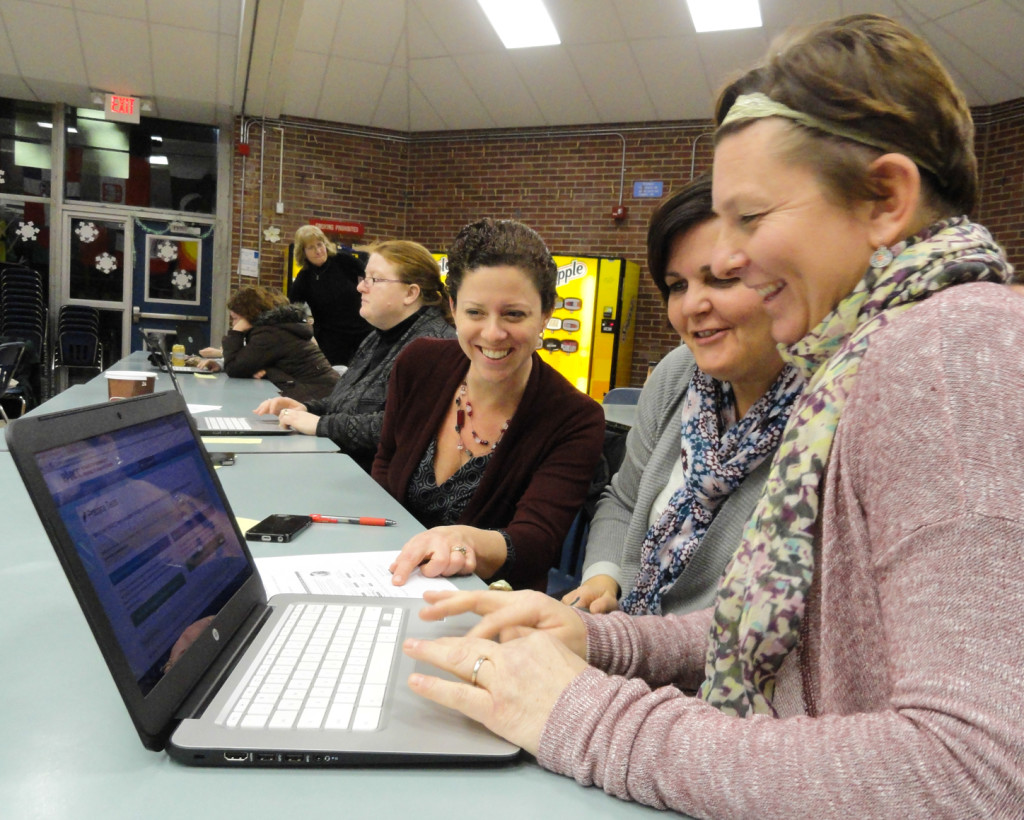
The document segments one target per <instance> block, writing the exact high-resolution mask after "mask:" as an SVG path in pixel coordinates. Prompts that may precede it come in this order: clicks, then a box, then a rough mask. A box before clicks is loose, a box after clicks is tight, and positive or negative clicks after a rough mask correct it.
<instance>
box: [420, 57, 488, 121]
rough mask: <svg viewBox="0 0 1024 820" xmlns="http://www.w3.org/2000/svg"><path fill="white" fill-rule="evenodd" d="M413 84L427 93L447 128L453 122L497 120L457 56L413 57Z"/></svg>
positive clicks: (428, 98) (434, 109)
mask: <svg viewBox="0 0 1024 820" xmlns="http://www.w3.org/2000/svg"><path fill="white" fill-rule="evenodd" d="M409 85H410V86H411V87H415V88H416V89H418V90H419V91H420V93H421V94H423V96H424V97H425V98H426V100H427V101H428V102H429V103H430V107H431V109H432V110H433V111H434V112H435V113H436V114H437V115H438V116H439V117H440V118H441V119H442V121H444V123H445V124H446V127H447V128H451V127H452V125H451V123H453V122H461V123H464V124H465V125H464V126H463V127H465V128H493V127H494V120H492V119H491V117H490V115H489V114H488V113H487V109H486V108H485V107H484V106H483V104H482V103H481V102H480V100H479V98H478V97H477V96H476V94H475V93H474V91H473V89H472V87H471V86H470V85H469V83H467V82H466V79H465V77H463V76H462V72H460V71H459V67H458V66H457V65H456V63H455V60H454V59H451V58H446V57H436V58H434V59H431V60H412V61H411V62H410V63H409Z"/></svg>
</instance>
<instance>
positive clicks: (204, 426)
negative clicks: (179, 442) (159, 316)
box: [142, 333, 295, 436]
mask: <svg viewBox="0 0 1024 820" xmlns="http://www.w3.org/2000/svg"><path fill="white" fill-rule="evenodd" d="M142 338H143V339H144V340H145V342H146V348H147V349H148V350H149V352H150V353H151V354H153V358H154V359H155V360H156V362H157V365H156V367H157V369H158V370H159V371H160V372H161V373H166V374H167V376H168V378H169V379H170V380H171V385H172V386H173V387H174V389H175V390H176V391H177V392H178V394H179V395H180V396H181V397H182V398H185V394H184V393H183V392H182V390H181V384H180V383H179V382H178V377H177V376H176V375H175V373H176V372H180V371H181V370H182V368H177V367H171V366H170V365H169V364H168V362H169V361H170V357H169V356H168V355H167V351H166V350H165V344H164V338H163V337H162V336H160V335H159V334H156V333H143V334H142ZM195 372H206V371H200V370H199V369H198V368H196V369H195ZM186 406H187V400H186ZM192 420H193V421H194V422H195V425H196V429H197V430H199V433H200V435H204V436H253V435H256V436H290V435H294V433H295V431H294V430H290V429H288V428H286V427H281V426H280V425H279V424H278V422H277V417H276V416H256V415H253V416H252V417H251V418H250V417H248V416H223V415H220V414H217V413H200V414H192Z"/></svg>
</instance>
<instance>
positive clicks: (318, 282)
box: [288, 225, 373, 365]
mask: <svg viewBox="0 0 1024 820" xmlns="http://www.w3.org/2000/svg"><path fill="white" fill-rule="evenodd" d="M295 258H296V259H297V260H300V261H302V262H303V265H302V270H300V271H299V274H298V276H296V277H295V281H293V282H292V286H291V288H290V290H289V291H288V298H289V299H291V300H292V301H293V302H305V303H306V304H307V305H309V309H310V311H311V312H312V314H313V335H314V336H315V337H316V341H317V344H319V345H320V349H321V350H323V352H324V355H325V356H326V357H327V359H328V361H329V362H330V363H331V364H332V365H335V364H343V365H347V364H348V363H349V360H350V359H351V358H352V354H353V353H355V350H356V348H357V347H359V343H360V342H361V341H362V340H363V337H365V336H366V334H368V333H369V332H370V331H371V330H372V329H373V328H372V327H371V326H370V324H369V323H368V322H367V321H366V320H365V319H364V318H363V317H362V316H360V315H359V306H360V304H361V301H362V299H361V296H360V294H359V292H358V291H357V290H356V285H357V284H358V282H359V277H360V276H362V275H363V264H362V263H361V262H360V261H359V260H358V259H357V258H356V257H355V256H353V255H352V254H349V253H344V252H343V253H339V252H338V246H337V245H335V244H334V243H333V242H331V241H330V240H329V239H328V238H327V237H326V236H324V233H323V231H321V230H320V229H319V228H317V227H316V226H314V225H303V226H302V227H301V228H299V229H298V230H297V231H296V232H295Z"/></svg>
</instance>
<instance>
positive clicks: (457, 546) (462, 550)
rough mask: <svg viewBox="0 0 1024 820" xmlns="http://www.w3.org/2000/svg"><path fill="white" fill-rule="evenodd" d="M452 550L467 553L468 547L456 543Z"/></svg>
mask: <svg viewBox="0 0 1024 820" xmlns="http://www.w3.org/2000/svg"><path fill="white" fill-rule="evenodd" d="M452 552H461V553H462V554H463V555H465V554H466V548H465V547H464V546H462V544H456V545H455V546H454V547H452Z"/></svg>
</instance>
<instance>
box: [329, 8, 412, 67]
mask: <svg viewBox="0 0 1024 820" xmlns="http://www.w3.org/2000/svg"><path fill="white" fill-rule="evenodd" d="M403 31H405V0H374V2H373V3H372V4H371V3H346V4H345V5H344V6H343V7H342V9H341V18H340V19H339V21H338V29H337V31H335V32H334V46H333V50H332V53H333V54H334V55H335V56H338V57H350V58H357V59H360V60H363V61H365V62H371V63H382V64H384V65H388V64H390V63H391V60H392V58H393V57H394V55H395V51H396V49H397V47H398V43H399V41H400V40H401V39H402V32H403Z"/></svg>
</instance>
